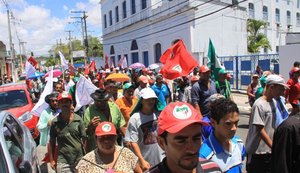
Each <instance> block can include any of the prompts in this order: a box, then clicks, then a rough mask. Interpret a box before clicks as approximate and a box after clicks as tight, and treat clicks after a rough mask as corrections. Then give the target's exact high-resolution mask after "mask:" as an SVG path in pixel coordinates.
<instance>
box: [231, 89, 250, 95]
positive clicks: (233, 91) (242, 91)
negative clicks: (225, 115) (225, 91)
mask: <svg viewBox="0 0 300 173" xmlns="http://www.w3.org/2000/svg"><path fill="white" fill-rule="evenodd" d="M231 92H232V93H237V94H245V95H247V91H246V90H236V89H232V90H231Z"/></svg>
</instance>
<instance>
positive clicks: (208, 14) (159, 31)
mask: <svg viewBox="0 0 300 173" xmlns="http://www.w3.org/2000/svg"><path fill="white" fill-rule="evenodd" d="M245 1H247V0H242V1H240V2H238V3H237V4H230V5H227V6H225V7H223V8H220V9H218V10H215V11H212V12H210V13H207V14H204V15H202V16H199V17H196V18H194V19H190V20H188V21H185V22H181V23H179V24H177V25H174V26H170V27H168V28H165V29H161V30H158V31H155V32H152V33H149V34H145V35H142V36H139V37H135V38H131V39H127V40H123V41H118V42H113V43H105V44H104V43H103V45H112V44H119V43H124V42H129V41H132V40H136V39H141V38H144V37H148V36H151V35H154V34H158V33H161V32H164V31H167V30H170V29H173V28H176V27H178V26H181V25H184V24H188V23H190V22H193V21H196V20H199V19H202V18H204V17H208V16H210V15H213V14H215V13H218V12H220V11H223V10H225V9H227V8H230V7H233V6H236V5H238V4H240V3H242V2H245Z"/></svg>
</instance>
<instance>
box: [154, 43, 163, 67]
mask: <svg viewBox="0 0 300 173" xmlns="http://www.w3.org/2000/svg"><path fill="white" fill-rule="evenodd" d="M154 53H155V62H156V63H158V62H159V59H160V56H161V44H160V43H156V44H155V45H154Z"/></svg>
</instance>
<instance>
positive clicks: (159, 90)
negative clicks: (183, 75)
mask: <svg viewBox="0 0 300 173" xmlns="http://www.w3.org/2000/svg"><path fill="white" fill-rule="evenodd" d="M151 88H152V89H153V90H154V92H155V94H156V96H157V99H158V100H159V101H160V102H161V103H162V104H163V105H164V106H166V105H167V101H166V97H168V96H169V90H168V87H167V85H165V84H162V85H161V87H159V86H157V84H154V85H153V86H152V87H151Z"/></svg>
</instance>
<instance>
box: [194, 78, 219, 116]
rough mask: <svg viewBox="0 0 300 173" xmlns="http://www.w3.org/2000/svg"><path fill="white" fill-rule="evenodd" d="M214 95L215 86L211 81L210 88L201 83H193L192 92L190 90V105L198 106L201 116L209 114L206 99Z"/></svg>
mask: <svg viewBox="0 0 300 173" xmlns="http://www.w3.org/2000/svg"><path fill="white" fill-rule="evenodd" d="M216 93H217V89H216V84H215V82H214V81H212V80H210V88H208V87H207V86H206V85H205V84H203V83H202V82H201V81H199V82H197V83H195V84H194V85H193V86H192V90H191V97H192V103H193V104H198V105H199V107H200V110H201V113H202V115H204V114H207V113H208V112H209V110H208V108H207V104H208V97H210V96H211V95H213V94H216Z"/></svg>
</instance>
